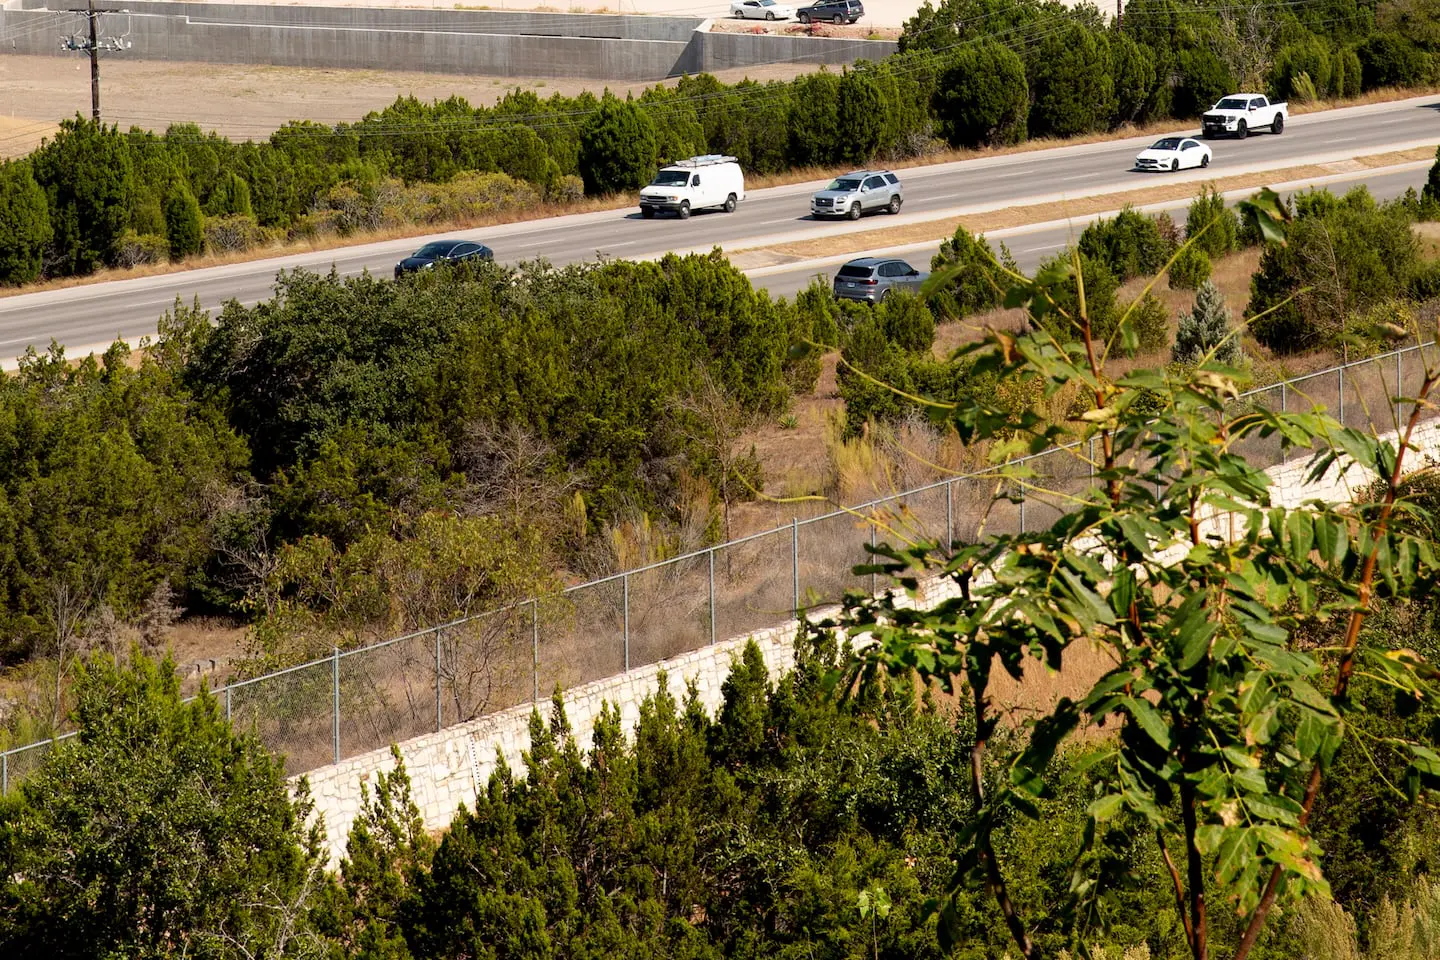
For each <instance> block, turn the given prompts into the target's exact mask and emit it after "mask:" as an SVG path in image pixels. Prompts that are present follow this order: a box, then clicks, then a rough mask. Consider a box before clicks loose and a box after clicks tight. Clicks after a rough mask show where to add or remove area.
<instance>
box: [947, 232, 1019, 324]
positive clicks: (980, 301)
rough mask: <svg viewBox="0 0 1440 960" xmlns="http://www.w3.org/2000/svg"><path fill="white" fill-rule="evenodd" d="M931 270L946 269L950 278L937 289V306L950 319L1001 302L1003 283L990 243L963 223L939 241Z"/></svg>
mask: <svg viewBox="0 0 1440 960" xmlns="http://www.w3.org/2000/svg"><path fill="white" fill-rule="evenodd" d="M930 270H931V272H932V273H940V272H946V273H947V275H948V276H949V278H950V279H949V281H948V282H947V283H946V284H945V286H944V287H942V288H940V289H937V290H936V292H935V302H936V309H937V310H939V311H940V312H941V313H942V315H944V316H946V317H947V318H949V319H952V320H959V319H962V318H964V317H967V316H970V315H971V314H974V313H982V312H984V311H986V310H990V309H993V308H995V307H997V306H999V305H1000V290H1001V286H1002V284H1001V280H1000V277H999V276H997V273H998V270H997V261H996V259H995V254H994V252H993V251H992V250H991V249H990V243H989V242H988V241H987V240H986V239H985V237H984V236H983V235H981V236H979V237H976V236H973V235H972V234H971V233H970V231H969V230H966V229H965V226H964V225H963V224H961V225H960V226H958V227H956V228H955V236H953V237H951V238H950V239H949V240H946V241H944V242H942V243H941V244H940V252H939V253H937V254H936V255H935V256H934V257H932V258H931V259H930ZM951 271H953V272H951Z"/></svg>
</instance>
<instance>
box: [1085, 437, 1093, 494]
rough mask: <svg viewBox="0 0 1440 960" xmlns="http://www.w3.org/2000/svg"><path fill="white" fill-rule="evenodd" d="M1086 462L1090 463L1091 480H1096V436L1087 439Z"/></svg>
mask: <svg viewBox="0 0 1440 960" xmlns="http://www.w3.org/2000/svg"><path fill="white" fill-rule="evenodd" d="M1085 462H1086V463H1088V464H1089V465H1090V482H1091V483H1094V482H1095V438H1094V437H1091V438H1090V439H1089V440H1086V441H1085Z"/></svg>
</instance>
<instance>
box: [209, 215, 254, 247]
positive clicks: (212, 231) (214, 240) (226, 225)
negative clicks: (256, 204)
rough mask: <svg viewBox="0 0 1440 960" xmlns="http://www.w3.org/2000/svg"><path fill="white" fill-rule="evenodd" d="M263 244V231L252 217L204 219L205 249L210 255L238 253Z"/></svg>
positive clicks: (238, 216) (237, 216)
mask: <svg viewBox="0 0 1440 960" xmlns="http://www.w3.org/2000/svg"><path fill="white" fill-rule="evenodd" d="M264 242H265V231H263V230H262V229H260V225H259V224H258V223H256V222H255V218H254V217H247V216H245V215H244V214H239V213H234V214H230V215H229V216H225V217H206V218H205V249H206V250H209V251H210V252H211V253H238V252H240V251H242V250H249V249H251V248H252V247H257V246H259V245H260V244H262V243H264Z"/></svg>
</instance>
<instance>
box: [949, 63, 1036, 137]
mask: <svg viewBox="0 0 1440 960" xmlns="http://www.w3.org/2000/svg"><path fill="white" fill-rule="evenodd" d="M932 108H933V109H934V111H935V114H936V118H937V120H938V121H939V124H940V131H941V133H942V134H943V135H944V137H945V139H946V140H947V141H949V143H950V145H951V146H953V147H984V146H991V145H1003V144H1009V143H1019V142H1020V141H1022V140H1024V139H1025V119H1026V117H1027V116H1028V114H1029V111H1030V88H1029V87H1028V86H1027V84H1026V80H1025V65H1024V64H1023V63H1021V62H1020V58H1019V57H1018V56H1016V55H1015V53H1014V52H1013V51H1012V50H1010V49H1009V48H1007V47H1004V46H1001V45H1000V44H998V43H996V42H994V41H993V40H982V41H980V42H979V43H975V44H967V45H966V46H963V47H961V48H960V49H959V50H958V51H956V53H955V55H954V58H953V59H952V60H951V61H950V65H949V67H947V68H946V70H945V71H944V73H943V74H941V76H940V80H939V82H938V84H937V86H936V88H935V94H934V97H933V103H932Z"/></svg>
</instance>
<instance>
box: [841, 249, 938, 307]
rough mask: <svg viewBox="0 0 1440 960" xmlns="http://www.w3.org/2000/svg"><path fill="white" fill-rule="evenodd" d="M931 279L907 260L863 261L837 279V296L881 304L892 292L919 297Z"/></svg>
mask: <svg viewBox="0 0 1440 960" xmlns="http://www.w3.org/2000/svg"><path fill="white" fill-rule="evenodd" d="M928 276H930V274H928V273H925V272H924V271H922V270H917V269H915V268H914V267H912V266H910V264H908V263H906V262H905V261H904V260H895V259H893V258H889V257H862V258H860V259H859V260H851V261H850V262H849V263H847V264H845V266H843V267H841V268H840V272H839V273H837V274H836V275H835V296H837V297H840V298H842V299H845V300H868V301H869V302H870V303H879V302H880V301H881V300H884V299H885V298H886V297H888V296H889V295H890V291H891V290H909V291H910V292H911V293H919V292H920V286H921V284H923V283H924V282H925V278H926V277H928Z"/></svg>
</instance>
